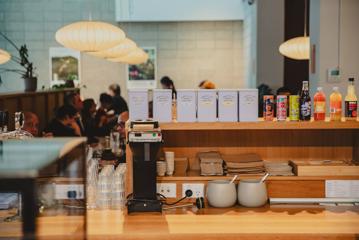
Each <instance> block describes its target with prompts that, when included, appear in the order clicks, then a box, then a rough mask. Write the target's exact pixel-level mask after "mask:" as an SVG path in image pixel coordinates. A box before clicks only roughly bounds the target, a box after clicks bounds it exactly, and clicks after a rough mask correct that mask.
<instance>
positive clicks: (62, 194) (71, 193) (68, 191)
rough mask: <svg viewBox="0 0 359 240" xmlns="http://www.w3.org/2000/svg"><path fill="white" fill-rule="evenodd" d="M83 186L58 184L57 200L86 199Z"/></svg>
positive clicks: (56, 186)
mask: <svg viewBox="0 0 359 240" xmlns="http://www.w3.org/2000/svg"><path fill="white" fill-rule="evenodd" d="M84 193H85V191H84V185H83V184H56V185H55V199H84Z"/></svg>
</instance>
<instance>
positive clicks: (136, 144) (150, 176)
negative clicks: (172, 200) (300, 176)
mask: <svg viewBox="0 0 359 240" xmlns="http://www.w3.org/2000/svg"><path fill="white" fill-rule="evenodd" d="M128 144H129V146H130V148H131V151H132V161H133V175H132V178H133V193H132V194H131V195H130V196H129V197H128V200H127V210H128V213H133V212H162V202H161V201H160V200H159V198H158V196H157V191H156V175H157V174H156V156H157V153H158V151H159V149H160V146H161V144H162V134H161V130H160V128H159V126H158V122H156V121H132V122H130V128H129V131H128Z"/></svg>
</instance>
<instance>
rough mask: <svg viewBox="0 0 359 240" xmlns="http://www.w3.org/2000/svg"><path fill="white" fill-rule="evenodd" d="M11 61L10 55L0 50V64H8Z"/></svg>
mask: <svg viewBox="0 0 359 240" xmlns="http://www.w3.org/2000/svg"><path fill="white" fill-rule="evenodd" d="M10 59H11V55H10V54H9V53H8V52H7V51H5V50H3V49H1V48H0V64H4V63H6V62H8V61H9V60H10Z"/></svg>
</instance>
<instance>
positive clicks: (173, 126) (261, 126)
mask: <svg viewBox="0 0 359 240" xmlns="http://www.w3.org/2000/svg"><path fill="white" fill-rule="evenodd" d="M160 127H161V130H162V131H186V130H188V131H193V130H195V131H200V130H276V129H278V130H307V129H313V130H315V129H318V130H321V129H324V130H325V129H328V130H337V129H356V130H359V121H342V122H330V121H325V122H318V121H317V122H315V121H310V122H290V121H285V122H277V121H273V122H268V121H263V120H262V119H259V121H258V122H211V123H198V122H195V123H178V122H172V123H160Z"/></svg>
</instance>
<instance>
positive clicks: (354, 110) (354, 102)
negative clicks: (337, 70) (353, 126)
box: [345, 78, 358, 120]
mask: <svg viewBox="0 0 359 240" xmlns="http://www.w3.org/2000/svg"><path fill="white" fill-rule="evenodd" d="M357 116H358V98H357V96H356V94H355V85H354V78H349V84H348V90H347V95H346V96H345V118H346V119H347V120H355V119H356V118H357Z"/></svg>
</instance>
